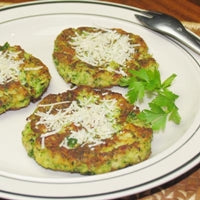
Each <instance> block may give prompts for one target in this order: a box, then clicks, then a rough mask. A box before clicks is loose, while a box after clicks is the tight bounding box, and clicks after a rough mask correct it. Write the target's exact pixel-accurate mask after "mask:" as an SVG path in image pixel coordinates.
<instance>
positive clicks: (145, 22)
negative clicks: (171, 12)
mask: <svg viewBox="0 0 200 200" xmlns="http://www.w3.org/2000/svg"><path fill="white" fill-rule="evenodd" d="M135 17H136V18H137V19H138V20H139V21H140V22H141V23H142V24H143V25H144V26H147V25H149V23H148V21H149V20H150V19H151V18H152V16H143V15H138V14H135ZM152 28H153V27H152Z"/></svg>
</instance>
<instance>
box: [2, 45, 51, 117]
mask: <svg viewBox="0 0 200 200" xmlns="http://www.w3.org/2000/svg"><path fill="white" fill-rule="evenodd" d="M50 79H51V76H50V74H49V71H48V68H47V67H46V66H45V65H44V64H43V63H42V61H40V60H39V59H38V58H36V57H34V56H32V55H31V54H29V53H27V52H25V51H24V50H23V49H22V48H21V47H20V46H10V45H9V44H8V43H5V44H4V45H3V46H0V114H2V113H4V112H6V111H7V110H16V109H19V108H22V107H25V106H27V105H28V104H29V103H30V101H36V100H37V99H39V98H40V97H41V95H42V94H43V93H44V92H45V90H46V89H47V87H48V85H49V82H50Z"/></svg>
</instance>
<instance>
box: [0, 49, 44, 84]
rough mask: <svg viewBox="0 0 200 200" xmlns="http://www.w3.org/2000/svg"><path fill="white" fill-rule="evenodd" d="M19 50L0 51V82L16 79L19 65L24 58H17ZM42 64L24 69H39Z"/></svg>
mask: <svg viewBox="0 0 200 200" xmlns="http://www.w3.org/2000/svg"><path fill="white" fill-rule="evenodd" d="M19 53H20V51H18V52H13V51H5V52H1V51H0V84H5V83H9V82H10V81H17V80H18V75H19V73H20V69H19V67H20V65H21V64H23V63H24V59H20V60H19V59H17V58H18V55H19ZM42 67H43V66H38V67H27V68H24V70H25V71H33V70H40V69H41V68H42Z"/></svg>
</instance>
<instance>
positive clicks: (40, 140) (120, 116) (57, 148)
mask: <svg viewBox="0 0 200 200" xmlns="http://www.w3.org/2000/svg"><path fill="white" fill-rule="evenodd" d="M138 113H139V110H138V108H137V107H135V106H133V105H131V104H129V103H128V102H127V100H126V99H125V98H124V97H123V96H122V95H121V94H119V93H114V92H111V91H109V90H104V89H93V88H91V87H87V86H79V87H77V88H76V89H73V90H68V91H66V92H63V93H60V94H49V95H48V96H46V97H45V98H44V99H43V100H42V101H41V102H40V103H39V104H38V106H37V108H36V109H35V111H34V112H33V114H32V115H30V116H29V117H28V118H27V124H26V126H25V128H24V130H23V132H22V141H23V145H24V147H25V149H26V151H27V153H28V155H29V156H30V157H32V158H33V159H35V160H36V162H37V163H38V164H40V165H41V166H43V167H44V168H48V169H52V170H59V171H66V172H77V173H81V174H101V173H106V172H110V171H114V170H117V169H121V168H124V167H127V166H130V165H134V164H136V163H139V162H142V161H143V160H145V159H147V158H148V157H149V155H150V153H151V140H152V130H151V129H150V128H148V127H146V126H145V125H144V124H143V122H141V121H139V120H138V119H137V114H138Z"/></svg>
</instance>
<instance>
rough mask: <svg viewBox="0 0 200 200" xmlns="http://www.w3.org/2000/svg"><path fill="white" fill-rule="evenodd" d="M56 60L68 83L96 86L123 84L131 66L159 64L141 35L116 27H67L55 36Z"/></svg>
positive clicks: (144, 66) (54, 55) (150, 66)
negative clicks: (122, 79) (122, 80)
mask: <svg viewBox="0 0 200 200" xmlns="http://www.w3.org/2000/svg"><path fill="white" fill-rule="evenodd" d="M53 60H54V62H55V65H56V68H57V71H58V72H59V74H60V76H61V77H63V79H64V80H65V81H66V82H67V83H72V84H75V85H87V86H90V87H96V88H104V87H110V86H115V85H119V82H120V79H121V78H122V77H127V76H130V69H140V68H155V67H157V66H158V64H157V62H156V61H155V59H154V58H153V57H152V56H151V55H150V54H149V53H148V47H147V45H146V43H145V42H144V40H143V39H142V38H141V37H140V36H138V35H134V34H132V33H128V32H125V31H124V30H122V29H116V28H113V29H99V28H94V27H79V28H68V29H65V30H63V31H62V32H61V33H60V34H59V35H58V36H57V38H56V39H55V44H54V52H53Z"/></svg>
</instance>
